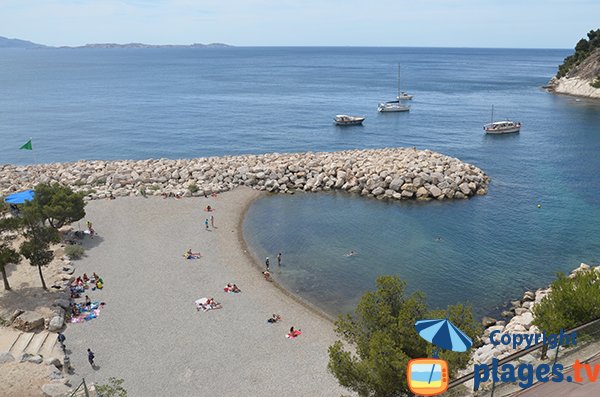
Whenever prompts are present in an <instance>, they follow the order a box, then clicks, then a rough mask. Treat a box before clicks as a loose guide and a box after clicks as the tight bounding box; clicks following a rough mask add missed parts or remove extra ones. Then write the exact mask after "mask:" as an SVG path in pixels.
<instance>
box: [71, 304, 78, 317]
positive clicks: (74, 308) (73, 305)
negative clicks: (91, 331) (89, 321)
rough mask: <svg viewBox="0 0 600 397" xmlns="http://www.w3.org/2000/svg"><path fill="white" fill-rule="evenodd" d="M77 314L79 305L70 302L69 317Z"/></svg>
mask: <svg viewBox="0 0 600 397" xmlns="http://www.w3.org/2000/svg"><path fill="white" fill-rule="evenodd" d="M77 316H79V307H77V305H76V304H75V303H71V317H77Z"/></svg>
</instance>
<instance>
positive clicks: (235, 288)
mask: <svg viewBox="0 0 600 397" xmlns="http://www.w3.org/2000/svg"><path fill="white" fill-rule="evenodd" d="M231 292H235V293H238V292H242V290H241V289H239V288H238V286H237V285H235V284H233V287H231Z"/></svg>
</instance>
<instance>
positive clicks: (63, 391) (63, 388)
mask: <svg viewBox="0 0 600 397" xmlns="http://www.w3.org/2000/svg"><path fill="white" fill-rule="evenodd" d="M42 392H44V396H47V397H65V396H68V395H69V394H70V393H71V392H72V390H71V388H70V387H69V386H67V385H65V384H63V383H47V384H45V385H44V386H42Z"/></svg>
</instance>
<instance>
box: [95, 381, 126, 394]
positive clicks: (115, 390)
mask: <svg viewBox="0 0 600 397" xmlns="http://www.w3.org/2000/svg"><path fill="white" fill-rule="evenodd" d="M123 382H124V380H123V379H117V378H112V377H111V378H108V383H107V384H105V385H96V391H97V392H98V394H99V395H101V396H102V397H127V390H125V388H124V387H123V386H122V384H123Z"/></svg>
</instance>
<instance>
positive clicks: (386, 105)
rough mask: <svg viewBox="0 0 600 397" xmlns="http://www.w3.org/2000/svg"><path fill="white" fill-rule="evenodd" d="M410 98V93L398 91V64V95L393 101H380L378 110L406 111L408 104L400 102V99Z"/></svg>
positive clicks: (408, 107)
mask: <svg viewBox="0 0 600 397" xmlns="http://www.w3.org/2000/svg"><path fill="white" fill-rule="evenodd" d="M405 99H412V95H409V94H407V93H406V92H404V91H400V65H398V95H397V96H396V100H395V101H388V102H382V103H380V104H379V106H377V111H378V112H408V111H409V110H410V106H407V105H405V104H404V103H402V100H405Z"/></svg>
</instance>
